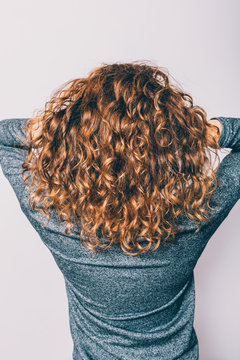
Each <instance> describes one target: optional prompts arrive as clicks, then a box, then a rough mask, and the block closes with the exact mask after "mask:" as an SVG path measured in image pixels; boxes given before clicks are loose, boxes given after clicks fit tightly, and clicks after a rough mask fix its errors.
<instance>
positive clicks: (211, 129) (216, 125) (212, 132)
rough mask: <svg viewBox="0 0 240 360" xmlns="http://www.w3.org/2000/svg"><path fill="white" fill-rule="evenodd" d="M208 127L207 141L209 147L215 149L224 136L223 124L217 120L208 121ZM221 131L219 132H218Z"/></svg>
mask: <svg viewBox="0 0 240 360" xmlns="http://www.w3.org/2000/svg"><path fill="white" fill-rule="evenodd" d="M208 125H210V126H208V127H207V140H208V143H209V146H212V147H215V144H216V142H217V143H218V142H219V139H220V137H221V134H222V124H221V122H220V121H219V120H217V119H212V120H208ZM218 130H219V131H218Z"/></svg>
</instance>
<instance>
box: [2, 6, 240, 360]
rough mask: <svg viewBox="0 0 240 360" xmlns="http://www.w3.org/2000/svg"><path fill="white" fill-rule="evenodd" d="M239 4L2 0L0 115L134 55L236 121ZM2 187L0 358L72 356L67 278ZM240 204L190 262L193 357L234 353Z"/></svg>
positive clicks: (213, 111) (239, 341)
mask: <svg viewBox="0 0 240 360" xmlns="http://www.w3.org/2000/svg"><path fill="white" fill-rule="evenodd" d="M239 5H240V2H239V1H237V0H236V1H234V0H224V1H222V0H212V1H211V0H201V1H194V0H181V1H180V0H179V1H178V0H175V1H157V0H156V1H154V0H148V1H147V0H144V1H142V0H132V1H131V0H121V1H114V0H101V1H97V0H96V1H93V0H88V1H86V0H85V1H80V0H79V1H76V0H75V1H74V0H71V1H70V0H68V1H62V0H58V1H57V0H48V1H47V0H42V1H38V2H36V1H33V0H21V1H17V0H14V1H11V0H9V1H8V2H6V1H5V2H4V3H2V5H1V8H0V37H1V42H0V49H1V58H0V79H1V83H0V99H1V107H0V119H1V120H2V119H5V118H13V117H31V116H32V115H33V112H34V111H36V110H38V109H39V108H42V107H43V105H44V103H45V101H46V100H48V99H49V97H50V96H51V94H52V92H53V91H54V90H55V89H57V88H58V87H59V86H60V85H61V84H63V83H64V82H66V81H68V80H70V79H73V78H77V77H83V76H87V75H88V73H89V72H90V71H91V70H93V69H94V68H95V67H97V66H101V65H102V64H103V63H111V62H128V61H129V62H131V61H136V60H140V61H142V60H143V61H144V60H150V61H152V62H154V63H155V64H157V65H159V66H162V67H165V68H167V69H168V70H169V72H170V74H171V75H172V76H173V77H174V78H175V79H176V80H177V81H178V83H179V84H180V85H181V86H182V87H183V88H184V89H185V90H186V91H187V92H189V93H190V94H191V95H192V96H193V99H194V102H195V104H198V105H200V106H202V107H203V108H204V109H205V110H206V111H207V114H208V117H209V118H210V117H213V116H232V117H240V109H239V81H240V76H239V75H240V66H239V64H240V58H239V55H240V49H239V46H240V41H239V34H240V25H239V24H240V6H239ZM0 170H1V169H0ZM0 185H1V186H0V196H1V202H0V218H1V242H0V289H1V294H0V358H1V359H4V360H16V359H18V360H19V359H20V360H21V359H24V360H33V359H34V360H43V359H46V360H55V359H56V360H71V354H72V346H73V344H72V339H71V335H70V328H69V323H68V308H67V296H66V293H65V287H64V280H63V277H62V274H61V272H60V271H59V269H58V268H57V266H56V264H55V262H54V259H53V257H52V255H51V254H50V252H49V250H48V249H47V248H46V247H45V245H44V244H43V243H42V242H41V239H40V238H39V236H38V234H37V232H36V231H35V230H34V229H33V228H32V226H31V225H30V223H29V222H28V220H27V218H26V217H25V215H24V214H23V213H22V212H21V209H20V207H19V205H18V202H17V198H16V196H15V194H14V192H13V190H12V189H11V187H10V184H9V183H8V182H7V180H6V178H5V177H4V176H3V174H2V172H0ZM239 205H240V204H239V202H238V203H237V204H236V205H235V207H234V208H233V209H232V211H231V213H230V214H229V216H228V217H227V218H226V220H225V221H224V222H223V224H222V225H221V226H220V227H219V228H218V230H217V232H216V233H215V234H214V236H213V237H212V238H211V239H210V241H209V243H208V245H207V247H206V249H205V251H204V253H203V254H202V256H201V258H200V260H199V262H198V264H197V266H196V269H195V281H196V312H195V329H196V332H197V335H198V339H199V346H200V360H239V359H240V307H239V304H240V281H239V275H240V265H239V263H240V261H239V259H240V236H239V230H238V226H239V214H240V211H239ZM96 360H97V359H96ZM139 360H140V359H139ZM166 360H167V359H166Z"/></svg>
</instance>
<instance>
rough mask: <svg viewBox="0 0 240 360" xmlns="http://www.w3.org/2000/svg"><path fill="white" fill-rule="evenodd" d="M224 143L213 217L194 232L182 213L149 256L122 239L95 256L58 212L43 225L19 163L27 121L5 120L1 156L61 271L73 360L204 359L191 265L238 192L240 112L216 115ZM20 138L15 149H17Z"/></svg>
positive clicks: (0, 139)
mask: <svg viewBox="0 0 240 360" xmlns="http://www.w3.org/2000/svg"><path fill="white" fill-rule="evenodd" d="M217 119H219V120H220V121H221V123H222V125H223V131H222V135H221V138H220V146H221V147H222V148H231V149H233V150H232V152H231V153H230V154H228V155H227V156H225V158H224V159H223V160H222V161H221V164H220V167H219V170H218V173H217V176H218V180H219V183H220V185H221V186H219V187H218V188H217V191H216V192H215V195H214V197H213V200H212V202H211V203H210V204H211V205H212V206H214V207H215V206H218V207H219V210H217V211H212V212H211V221H210V222H209V223H204V225H203V226H202V228H201V230H200V231H199V232H198V233H196V234H194V231H195V230H196V228H197V224H196V223H195V222H193V221H191V220H190V219H189V218H188V217H185V216H181V228H182V232H179V233H178V234H177V235H176V240H175V243H170V242H169V243H167V244H166V246H164V247H162V246H160V247H159V248H158V249H157V250H156V251H155V252H153V253H152V254H143V255H140V256H136V257H132V256H129V255H127V254H125V253H123V252H122V250H121V249H120V247H119V246H118V245H113V246H112V247H110V249H109V250H107V251H104V252H102V253H101V254H98V255H96V257H94V256H92V251H91V250H87V249H85V248H84V247H83V246H82V245H81V243H80V240H79V228H77V227H76V228H75V230H74V233H73V234H72V235H66V234H65V232H64V229H65V226H66V223H65V224H62V223H61V222H60V220H59V217H58V213H57V212H56V210H55V209H53V210H52V217H51V220H50V222H49V224H48V225H47V227H46V228H44V229H43V227H42V226H41V224H46V217H44V216H43V215H41V214H39V213H37V212H35V211H33V210H32V209H31V208H30V206H29V204H28V197H27V190H26V188H25V186H24V182H23V179H22V177H21V173H22V162H23V161H24V159H25V155H26V148H24V147H23V146H21V142H22V141H23V139H24V136H25V134H24V132H23V130H22V125H25V123H26V122H27V120H28V119H26V118H24V119H6V120H2V121H0V162H1V167H2V170H3V174H4V175H5V176H6V178H7V179H8V181H9V183H10V184H11V186H12V188H13V190H14V192H15V194H16V196H17V199H18V201H19V204H20V206H21V209H22V211H23V212H24V214H25V215H26V217H27V218H28V220H29V221H30V223H31V224H32V226H33V227H34V228H35V230H36V231H37V232H38V234H39V236H40V238H41V240H42V241H43V242H44V244H45V245H46V246H47V247H48V249H49V250H50V252H51V254H52V255H53V257H54V259H55V262H56V264H57V266H58V267H59V269H60V271H61V272H62V274H63V276H64V280H65V285H66V293H67V297H68V309H69V321H70V329H71V334H72V338H73V343H74V348H73V353H72V357H73V359H74V360H90V359H91V360H116V359H124V360H160V359H164V360H165V359H166V360H173V359H181V360H187V359H189V360H194V359H198V358H199V347H198V340H197V336H196V333H195V330H194V327H193V320H194V308H195V288H194V273H193V270H194V267H195V265H196V263H197V261H198V259H199V257H200V255H201V254H202V252H203V250H204V248H205V246H206V245H207V243H208V241H209V239H210V238H211V236H212V235H213V234H214V232H215V231H216V230H217V228H218V227H219V226H220V224H221V223H222V222H223V221H224V219H225V218H226V217H227V215H228V214H229V212H230V211H231V209H232V208H233V206H234V205H235V204H236V202H237V201H238V200H239V198H240V118H227V117H218V118H217ZM15 144H18V146H17V147H14V145H15Z"/></svg>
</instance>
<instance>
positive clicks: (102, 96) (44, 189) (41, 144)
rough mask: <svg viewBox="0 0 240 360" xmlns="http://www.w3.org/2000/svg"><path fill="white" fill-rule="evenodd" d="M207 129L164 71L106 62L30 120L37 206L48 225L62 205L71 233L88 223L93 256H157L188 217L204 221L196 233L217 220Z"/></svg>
mask: <svg viewBox="0 0 240 360" xmlns="http://www.w3.org/2000/svg"><path fill="white" fill-rule="evenodd" d="M36 126H37V127H38V129H39V131H38V132H37V133H36V132H34V131H33V130H34V128H36ZM208 126H209V123H208V121H207V116H206V112H205V111H204V110H203V109H202V108H201V107H199V106H196V105H193V99H192V97H191V96H190V95H189V94H187V93H185V92H184V91H183V90H182V89H181V87H180V86H177V85H174V84H173V83H170V75H169V73H168V71H167V70H166V69H165V68H160V67H158V66H157V65H153V64H146V63H144V62H133V63H113V64H103V65H102V66H101V67H98V68H96V69H95V70H93V71H92V72H90V74H89V76H88V77H85V78H78V79H74V80H71V81H69V82H67V83H65V84H64V85H63V86H61V87H60V88H59V89H58V90H57V91H55V93H54V95H53V96H52V97H51V99H50V100H49V101H47V102H46V104H45V107H44V110H41V111H40V112H39V113H38V115H36V116H35V117H33V118H31V119H29V120H28V122H27V125H26V127H25V130H26V133H27V137H26V140H25V142H26V143H28V150H27V156H26V159H25V161H24V163H23V164H22V167H23V169H24V170H23V172H22V177H23V179H24V181H25V182H26V183H28V184H29V181H28V178H29V177H31V179H32V183H31V187H30V189H29V191H30V192H32V194H31V196H30V198H29V205H30V206H31V207H32V209H33V210H35V211H39V212H41V213H43V214H45V215H46V216H47V217H48V222H49V220H50V216H51V215H50V210H51V207H52V206H54V208H55V209H56V210H57V212H58V213H59V215H60V220H61V222H64V221H66V222H67V226H66V229H65V233H66V234H71V233H72V232H73V231H74V229H75V225H79V224H80V222H81V227H80V228H81V231H80V240H81V243H82V244H83V246H85V247H86V248H89V249H92V250H93V251H94V252H95V253H97V252H98V251H103V250H106V249H107V248H109V247H110V245H111V244H120V246H121V249H122V250H123V251H124V252H125V253H126V254H128V255H132V256H136V255H140V254H142V253H144V252H147V251H150V252H152V251H155V250H156V249H157V248H158V247H159V245H160V243H161V244H164V242H165V241H166V240H167V239H168V238H169V239H172V240H174V238H175V234H176V233H177V231H178V230H179V229H178V227H177V224H176V223H175V221H176V220H177V218H178V216H179V215H180V214H182V213H185V214H186V215H187V216H188V217H189V218H190V219H193V220H194V221H195V222H197V223H198V224H199V227H198V229H197V230H196V231H199V229H200V227H201V223H202V221H204V222H206V221H209V219H208V216H209V215H210V213H209V211H208V210H207V209H206V206H205V205H206V204H207V206H208V208H210V209H212V208H211V207H210V205H209V202H210V200H211V198H212V195H213V192H214V190H215V189H216V188H217V185H218V183H217V177H216V171H217V169H218V167H217V168H216V169H215V170H214V168H213V164H212V160H211V156H210V152H214V153H215V159H216V157H217V158H218V160H219V155H218V154H217V149H219V145H218V143H217V141H215V140H213V142H212V143H211V146H210V144H209V141H208V139H207V128H208ZM210 126H214V125H210ZM218 166H219V165H218ZM26 171H30V175H29V176H28V177H27V178H26V175H25V172H26ZM34 187H35V189H34ZM32 198H34V200H33V203H32V204H31V202H30V201H31V199H32ZM39 200H42V206H40V207H39V208H37V207H36V202H37V201H39ZM75 220H76V223H75V225H74V222H75ZM45 226H46V225H45ZM70 227H72V230H71V231H70V232H69V229H70ZM81 232H82V233H84V238H83V237H81ZM141 237H142V239H145V241H146V245H145V246H143V244H141V241H140V238H141Z"/></svg>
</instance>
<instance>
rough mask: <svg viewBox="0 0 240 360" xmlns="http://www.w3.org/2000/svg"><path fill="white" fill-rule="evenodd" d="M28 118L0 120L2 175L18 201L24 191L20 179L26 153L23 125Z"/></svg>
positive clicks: (0, 162) (23, 185) (22, 182)
mask: <svg viewBox="0 0 240 360" xmlns="http://www.w3.org/2000/svg"><path fill="white" fill-rule="evenodd" d="M28 120H29V119H28V118H20V119H4V120H1V121H0V164H1V168H2V172H3V174H4V176H5V177H6V178H7V180H8V181H9V183H10V185H11V186H12V188H13V190H14V192H15V194H16V196H17V198H18V200H19V202H20V200H21V197H22V195H23V193H24V192H25V184H24V181H23V179H22V170H23V168H22V163H23V161H24V160H25V157H26V155H27V146H26V145H23V141H24V140H25V137H26V132H25V129H24V127H25V126H26V124H27V121H28Z"/></svg>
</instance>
